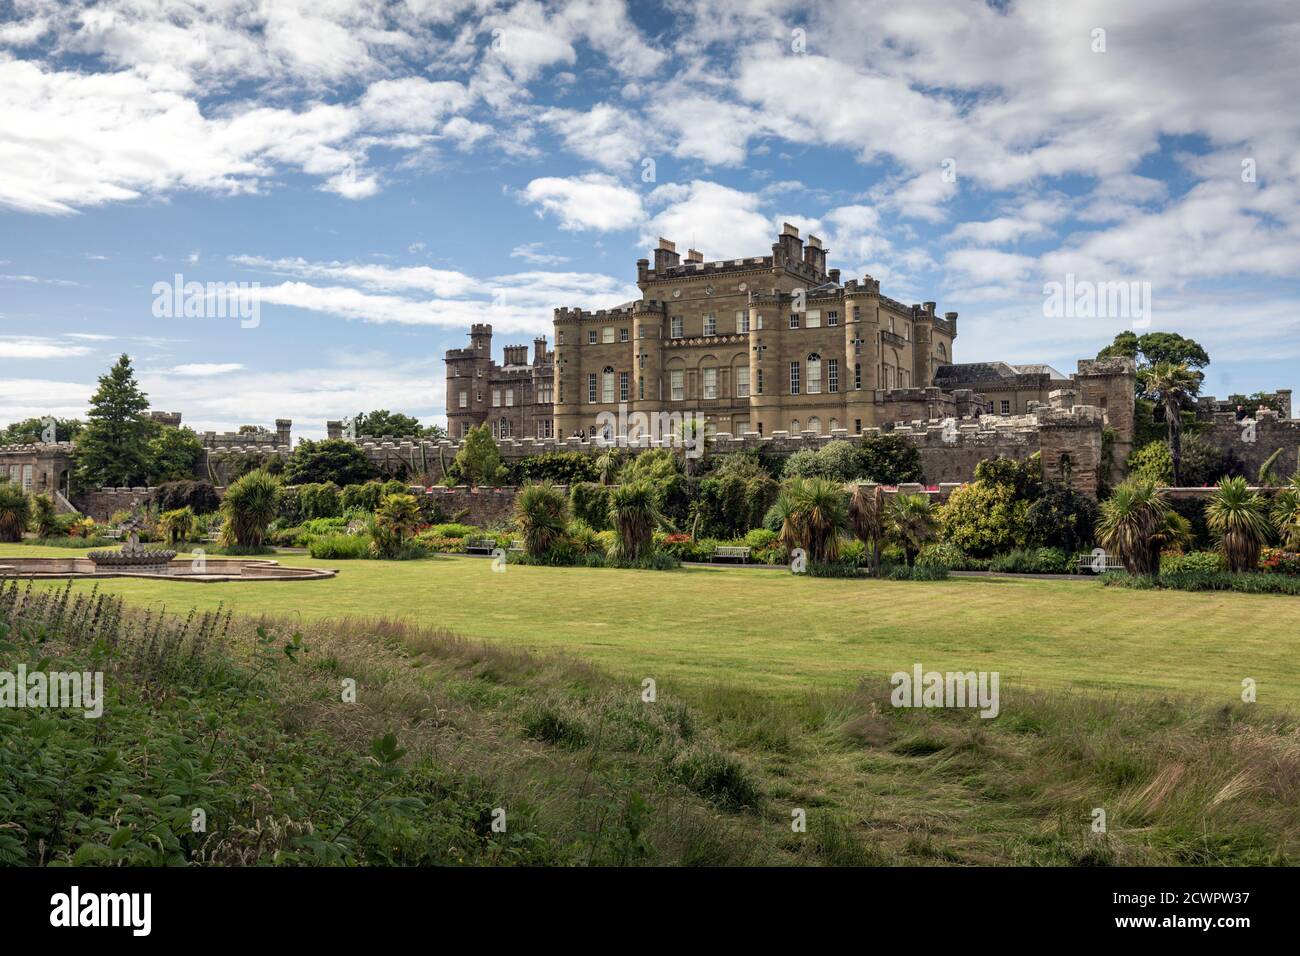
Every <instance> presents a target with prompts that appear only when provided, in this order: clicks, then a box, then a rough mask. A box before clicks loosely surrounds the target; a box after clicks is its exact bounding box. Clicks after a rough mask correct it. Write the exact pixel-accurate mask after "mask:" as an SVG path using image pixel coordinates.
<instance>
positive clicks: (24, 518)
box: [0, 481, 32, 541]
mask: <svg viewBox="0 0 1300 956" xmlns="http://www.w3.org/2000/svg"><path fill="white" fill-rule="evenodd" d="M31 514H32V504H31V499H29V498H28V497H27V495H26V494H25V493H24V492H23V490H22V489H21V488H19V487H18V486H17V485H15V484H13V483H12V482H8V481H3V482H0V541H21V540H23V532H24V531H26V530H27V522H28V520H29V519H30V518H31Z"/></svg>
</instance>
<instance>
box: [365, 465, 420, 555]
mask: <svg viewBox="0 0 1300 956" xmlns="http://www.w3.org/2000/svg"><path fill="white" fill-rule="evenodd" d="M385 487H387V486H385ZM399 487H405V486H402V485H400V483H399ZM419 525H420V508H419V505H418V504H417V503H416V500H415V496H414V495H410V494H404V493H400V492H399V493H388V494H385V495H384V496H383V497H382V498H380V499H379V507H378V508H376V509H375V521H374V536H373V539H372V541H371V544H370V546H371V549H372V550H373V551H374V552H375V554H376V555H377V556H379V557H383V558H399V557H411V556H414V555H410V554H408V553H407V552H408V548H407V544H408V539H410V538H411V537H412V536H413V535H414V534H415V531H416V528H418V527H419Z"/></svg>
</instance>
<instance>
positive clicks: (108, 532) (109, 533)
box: [100, 528, 122, 540]
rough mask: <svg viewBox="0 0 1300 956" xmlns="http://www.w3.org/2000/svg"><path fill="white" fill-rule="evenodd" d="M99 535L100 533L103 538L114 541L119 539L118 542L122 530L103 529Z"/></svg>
mask: <svg viewBox="0 0 1300 956" xmlns="http://www.w3.org/2000/svg"><path fill="white" fill-rule="evenodd" d="M100 533H101V534H102V535H103V536H104V537H105V538H116V539H119V540H120V539H121V537H122V529H121V528H105V529H104V530H103V531H102V532H100Z"/></svg>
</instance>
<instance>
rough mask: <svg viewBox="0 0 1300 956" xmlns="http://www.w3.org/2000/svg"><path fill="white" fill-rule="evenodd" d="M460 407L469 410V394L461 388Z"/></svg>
mask: <svg viewBox="0 0 1300 956" xmlns="http://www.w3.org/2000/svg"><path fill="white" fill-rule="evenodd" d="M460 407H461V408H469V392H467V391H465V390H464V389H463V388H462V389H461V390H460Z"/></svg>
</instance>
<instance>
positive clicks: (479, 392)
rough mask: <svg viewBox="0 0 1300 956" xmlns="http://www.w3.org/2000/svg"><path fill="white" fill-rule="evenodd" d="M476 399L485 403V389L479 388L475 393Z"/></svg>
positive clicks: (480, 402)
mask: <svg viewBox="0 0 1300 956" xmlns="http://www.w3.org/2000/svg"><path fill="white" fill-rule="evenodd" d="M474 401H476V402H478V403H479V404H482V403H483V390H482V389H479V390H478V391H477V392H475V393H474Z"/></svg>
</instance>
